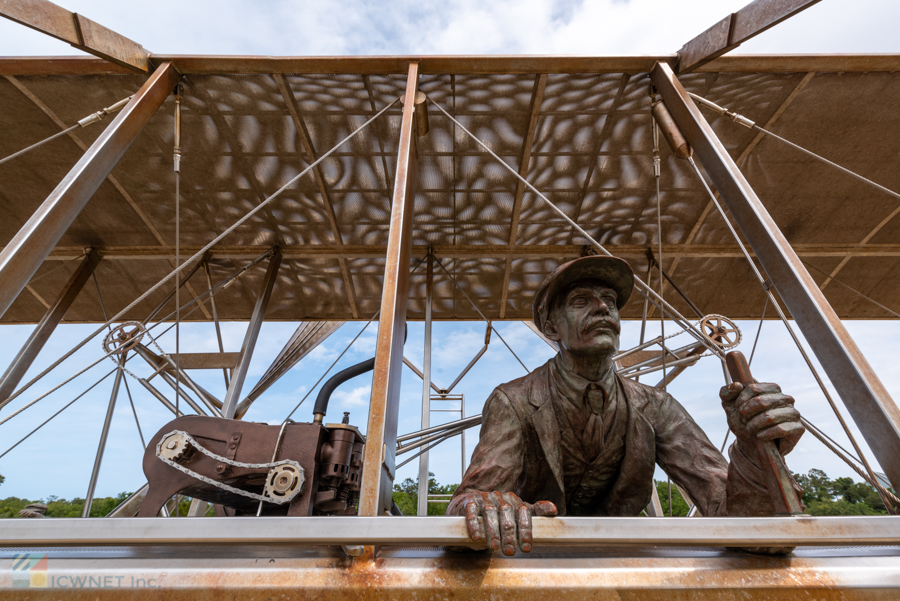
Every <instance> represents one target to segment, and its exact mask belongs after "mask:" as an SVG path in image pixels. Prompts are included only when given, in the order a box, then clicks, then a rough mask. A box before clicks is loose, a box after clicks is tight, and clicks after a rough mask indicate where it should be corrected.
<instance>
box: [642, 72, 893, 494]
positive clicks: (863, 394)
mask: <svg viewBox="0 0 900 601" xmlns="http://www.w3.org/2000/svg"><path fill="white" fill-rule="evenodd" d="M651 80H652V81H653V84H654V85H655V86H656V89H657V90H658V91H659V93H660V95H661V96H662V97H663V99H664V100H665V101H666V105H667V106H668V108H669V111H670V112H671V113H672V117H673V118H674V119H675V121H676V123H678V125H679V128H680V129H681V131H682V132H684V135H685V136H686V137H687V139H688V141H689V142H690V143H691V146H692V147H693V148H694V150H695V152H696V153H697V156H698V158H699V159H700V161H701V162H702V163H703V166H704V167H705V169H706V171H707V173H708V175H709V177H710V179H712V181H713V183H714V184H715V186H716V188H718V190H719V193H720V194H721V196H722V199H723V201H724V202H725V204H726V205H728V208H729V210H730V212H731V214H732V216H733V217H734V220H735V221H736V222H737V224H738V226H739V227H740V228H741V231H742V232H743V234H744V237H745V238H746V239H747V241H748V242H749V243H750V246H751V247H752V248H753V251H754V252H755V253H756V256H757V258H758V259H759V262H760V263H761V264H762V266H763V269H765V271H766V272H767V273H768V274H769V277H770V278H771V279H772V281H773V282H775V287H776V288H777V289H778V294H779V296H781V298H782V300H783V301H784V303H785V305H786V306H787V309H788V310H789V311H790V314H791V316H792V317H793V318H794V319H795V320H796V322H797V325H798V326H799V327H800V329H801V331H802V332H803V334H804V336H805V337H806V339H807V340H808V341H809V344H810V347H812V349H813V351H814V352H815V353H816V356H817V357H818V359H819V362H820V363H821V364H822V367H823V368H824V369H825V371H826V373H827V374H828V377H829V379H830V380H831V383H832V385H834V387H835V389H837V391H838V393H839V394H840V396H841V398H842V399H843V401H844V403H845V405H846V406H847V408H848V409H849V411H850V414H851V416H852V417H853V419H854V421H855V422H856V424H857V426H858V427H859V429H860V431H861V432H862V433H863V436H865V438H866V440H867V442H868V443H869V446H870V448H871V449H872V451H873V452H874V453H875V456H876V457H877V458H878V462H879V463H880V464H881V466H882V467H883V468H884V470H885V472H886V473H887V475H888V477H889V479H890V481H891V483H892V484H893V486H894V487H895V488H900V408H898V407H897V404H896V403H895V402H894V400H893V399H892V398H891V396H890V394H889V393H888V391H887V389H886V388H885V387H884V385H883V384H882V383H881V381H880V380H879V379H878V376H877V375H876V374H875V371H874V370H873V369H872V367H871V366H870V365H869V363H868V362H867V361H866V359H865V357H864V356H863V354H862V352H861V351H860V349H859V347H858V346H857V345H856V343H855V342H854V341H853V338H852V337H851V336H850V333H849V332H848V331H847V329H846V328H845V327H844V325H843V324H842V323H841V320H840V319H839V318H838V316H837V314H836V313H835V311H834V309H833V308H832V307H831V305H830V304H829V303H828V301H827V299H826V298H825V296H824V294H822V291H821V290H819V288H818V286H817V285H816V282H815V280H813V278H812V277H811V276H810V275H809V272H808V271H807V270H806V268H805V267H804V266H803V263H802V261H801V260H800V258H799V257H798V256H797V253H796V252H794V250H793V249H792V248H791V245H790V244H789V243H788V241H787V239H786V238H785V237H784V234H783V233H782V232H781V230H780V229H779V228H778V225H777V224H776V223H775V221H774V220H773V219H772V217H771V215H769V212H768V211H767V210H766V208H765V206H764V205H763V204H762V202H761V201H760V200H759V198H758V197H757V196H756V193H755V192H754V191H753V189H752V188H751V187H750V184H749V182H747V180H746V178H745V177H744V176H743V174H742V173H741V172H740V170H739V169H738V167H737V165H736V164H735V162H734V160H733V159H732V158H731V156H730V155H729V154H728V151H727V150H726V149H725V147H724V145H723V144H722V142H721V141H720V140H719V139H718V138H717V137H716V135H715V132H714V131H713V130H712V128H711V127H710V125H709V123H707V121H706V119H705V118H704V117H703V115H702V114H701V113H700V110H699V109H698V108H697V106H696V105H695V104H694V103H693V102H692V101H691V100H690V97H689V96H688V94H687V92H686V91H685V89H684V87H683V86H682V85H681V83H680V82H679V81H678V79H677V78H676V77H675V75H674V74H673V73H672V69H671V68H670V67H669V66H668V65H666V64H663V63H657V64H656V66H655V67H654V69H653V72H652V73H651Z"/></svg>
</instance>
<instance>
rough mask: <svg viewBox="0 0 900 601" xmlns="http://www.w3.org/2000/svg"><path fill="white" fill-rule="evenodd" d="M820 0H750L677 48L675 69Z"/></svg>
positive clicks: (690, 66) (686, 69) (685, 68)
mask: <svg viewBox="0 0 900 601" xmlns="http://www.w3.org/2000/svg"><path fill="white" fill-rule="evenodd" d="M819 1H820V0H754V2H751V3H750V4H748V5H747V6H745V7H744V8H742V9H741V10H739V11H737V12H736V13H731V14H730V15H728V16H727V17H725V18H724V19H722V20H721V21H719V22H718V23H716V24H715V25H713V26H712V27H710V28H709V29H707V30H706V31H704V32H703V33H701V34H700V35H698V36H697V37H695V38H694V39H692V40H691V41H689V42H688V43H687V44H685V45H684V46H683V47H682V48H681V50H680V51H679V52H678V64H677V68H676V70H677V72H678V73H690V72H691V71H693V70H694V69H696V68H697V67H700V66H702V65H704V64H705V63H708V62H710V61H712V60H713V59H715V58H716V57H718V56H721V55H722V54H725V53H726V52H728V51H730V50H734V49H735V48H737V47H738V46H740V45H741V44H742V43H744V42H746V41H747V40H749V39H750V38H752V37H754V36H757V35H759V34H761V33H762V32H764V31H765V30H767V29H769V28H770V27H774V26H775V25H777V24H779V23H781V22H782V21H784V20H785V19H788V18H790V17H792V16H794V15H795V14H797V13H799V12H801V11H803V10H805V9H807V8H809V7H810V6H812V5H814V4H817V3H818V2H819Z"/></svg>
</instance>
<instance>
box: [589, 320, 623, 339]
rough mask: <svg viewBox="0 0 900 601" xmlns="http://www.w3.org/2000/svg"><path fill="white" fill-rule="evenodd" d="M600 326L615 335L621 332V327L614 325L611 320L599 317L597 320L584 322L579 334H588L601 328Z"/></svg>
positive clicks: (613, 321) (614, 322)
mask: <svg viewBox="0 0 900 601" xmlns="http://www.w3.org/2000/svg"><path fill="white" fill-rule="evenodd" d="M601 326H602V327H606V328H609V329H610V330H612V331H613V332H615V333H616V335H618V334H619V333H621V330H622V327H621V325H619V324H618V323H616V321H615V320H612V319H609V318H606V317H600V318H597V319H591V320H590V321H588V322H586V323H585V324H584V326H582V328H581V333H582V334H585V333H587V332H590V331H591V330H593V329H595V328H598V327H601Z"/></svg>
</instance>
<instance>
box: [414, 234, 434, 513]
mask: <svg viewBox="0 0 900 601" xmlns="http://www.w3.org/2000/svg"><path fill="white" fill-rule="evenodd" d="M433 253H434V251H433V250H432V248H431V247H430V246H429V247H428V274H427V278H428V279H427V281H426V283H425V362H424V364H423V365H422V429H423V430H424V429H426V428H428V427H429V426H430V425H431V423H430V422H431V305H432V294H433V291H434V289H433V285H434V254H433ZM416 515H428V451H425V452H424V453H422V454H421V455H419V496H418V507H417V508H416Z"/></svg>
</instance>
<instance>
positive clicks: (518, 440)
mask: <svg viewBox="0 0 900 601" xmlns="http://www.w3.org/2000/svg"><path fill="white" fill-rule="evenodd" d="M633 288H634V274H633V272H632V271H631V268H630V267H629V266H628V263H626V262H625V261H623V260H622V259H618V258H615V257H599V256H590V257H582V258H580V259H576V260H574V261H570V262H568V263H565V264H563V265H560V266H559V267H558V268H557V269H556V270H555V271H554V272H553V273H552V274H550V276H549V277H548V278H547V279H546V280H545V281H544V283H543V284H541V287H540V288H539V289H538V292H537V293H536V294H535V298H534V322H535V324H536V325H537V327H538V328H539V329H540V330H541V332H543V333H544V336H546V337H547V338H549V339H550V340H553V341H555V342H557V344H558V345H559V353H558V354H557V355H556V356H555V357H553V358H552V359H550V360H549V361H548V362H547V363H545V364H544V365H542V366H541V367H539V368H537V369H535V370H534V371H533V372H531V373H530V374H528V375H527V376H525V377H523V378H519V379H517V380H513V381H512V382H509V383H507V384H502V385H500V386H498V387H497V388H496V389H494V391H493V393H491V396H490V397H489V398H488V400H487V402H486V403H485V405H484V412H483V415H484V420H483V422H482V426H481V436H480V439H479V442H478V446H477V447H476V448H475V453H474V454H473V456H472V462H471V464H470V465H469V469H468V470H466V474H465V476H464V477H463V481H462V482H461V483H460V485H459V487H458V488H457V490H456V493H455V495H454V496H453V499H452V501H451V503H450V506H449V507H448V508H447V514H448V515H462V516H466V518H467V525H468V531H469V536H470V537H471V538H472V539H473V540H475V541H485V542H487V543H488V546H489V547H490V548H491V549H493V550H500V549H502V551H503V553H504V554H506V555H513V554H514V553H515V552H516V547H517V546H518V547H519V548H520V549H521V550H522V551H524V552H528V551H530V550H531V543H532V533H531V517H532V515H538V516H553V515H575V516H636V515H638V514H639V513H640V511H641V510H642V509H644V508H645V507H646V506H647V505H648V503H649V502H650V499H651V495H652V487H653V485H654V484H653V473H654V470H655V466H656V464H659V465H660V466H661V467H662V468H663V470H665V472H666V473H667V474H668V475H669V476H670V477H671V479H672V480H673V481H675V482H676V483H678V485H679V486H681V487H682V488H684V489H685V491H687V493H688V495H689V496H690V497H691V499H692V500H693V501H694V502H695V503H696V504H697V507H698V509H699V510H700V512H701V513H702V514H703V515H704V516H724V515H729V516H762V515H774V513H775V509H774V505H773V502H772V500H771V499H770V497H769V494H768V490H767V488H766V481H765V478H764V475H763V473H762V470H761V469H760V466H759V462H758V459H757V453H756V441H757V440H758V439H759V440H772V441H776V444H777V445H778V447H779V450H780V452H781V453H782V454H787V453H789V452H790V451H791V449H793V448H794V446H795V445H796V444H797V441H798V440H799V439H800V436H801V435H802V434H803V432H804V427H803V425H802V424H801V423H800V414H799V413H798V412H797V410H796V409H794V400H793V399H792V398H791V397H789V396H787V395H784V394H782V393H781V389H780V388H779V387H778V385H776V384H753V385H750V386H747V387H746V388H745V387H744V386H742V385H741V384H739V383H733V384H730V385H728V386H726V387H724V388H722V390H721V391H720V392H719V395H720V397H721V400H722V406H723V407H724V409H725V413H726V414H727V417H728V426H729V428H730V429H731V431H732V432H734V434H735V435H736V439H737V440H736V442H735V443H734V444H732V445H731V448H730V451H729V454H730V458H731V462H730V463H729V462H727V461H726V460H725V458H724V457H723V456H722V454H721V453H720V452H719V450H718V449H716V447H714V446H713V445H712V443H711V442H710V441H709V439H708V438H707V436H706V434H704V432H703V430H701V429H700V427H699V426H698V425H697V424H696V423H695V422H694V420H693V419H691V416H690V415H688V412H687V411H686V410H685V409H684V407H682V406H681V405H680V404H679V403H678V401H676V400H675V399H674V398H672V396H671V395H668V394H666V393H665V392H664V391H663V390H662V389H659V388H654V387H651V386H647V385H644V384H640V383H638V382H635V381H633V380H630V379H627V378H624V377H622V376H620V375H619V374H617V373H616V370H615V368H614V365H613V360H612V357H613V355H614V354H615V353H616V352H617V351H618V348H619V331H620V324H619V311H620V310H621V309H622V307H623V306H624V305H625V303H626V301H627V300H628V297H629V296H631V292H632V289H633ZM795 488H796V491H797V494H798V495H799V494H800V488H799V487H798V486H796V483H795ZM479 517H482V518H483V520H482V521H479V520H478V518H479ZM482 524H483V526H482Z"/></svg>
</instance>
